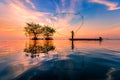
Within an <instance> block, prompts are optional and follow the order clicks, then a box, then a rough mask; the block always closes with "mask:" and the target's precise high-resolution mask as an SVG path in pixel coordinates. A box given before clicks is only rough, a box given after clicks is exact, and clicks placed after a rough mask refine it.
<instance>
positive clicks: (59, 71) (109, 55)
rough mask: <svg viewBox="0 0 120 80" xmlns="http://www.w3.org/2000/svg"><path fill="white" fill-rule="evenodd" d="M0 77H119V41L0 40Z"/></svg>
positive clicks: (70, 79)
mask: <svg viewBox="0 0 120 80" xmlns="http://www.w3.org/2000/svg"><path fill="white" fill-rule="evenodd" d="M0 80H120V41H119V40H103V41H102V42H99V41H75V42H73V43H72V42H71V41H69V40H50V41H45V40H37V41H34V40H11V41H7V40H6V41H3V40H2V41H0Z"/></svg>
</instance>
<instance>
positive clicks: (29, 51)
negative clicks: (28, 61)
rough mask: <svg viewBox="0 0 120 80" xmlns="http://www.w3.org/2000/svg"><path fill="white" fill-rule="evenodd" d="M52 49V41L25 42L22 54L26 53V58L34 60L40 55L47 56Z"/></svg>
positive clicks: (53, 47)
mask: <svg viewBox="0 0 120 80" xmlns="http://www.w3.org/2000/svg"><path fill="white" fill-rule="evenodd" d="M54 49H55V46H54V45H53V40H29V41H28V42H26V46H25V49H24V52H26V56H30V57H31V58H35V57H37V56H39V54H41V53H46V54H48V53H49V51H52V50H54Z"/></svg>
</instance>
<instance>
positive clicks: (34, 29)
mask: <svg viewBox="0 0 120 80" xmlns="http://www.w3.org/2000/svg"><path fill="white" fill-rule="evenodd" d="M41 27H42V26H41V25H39V24H35V23H26V27H24V29H25V35H26V36H27V37H29V38H31V37H32V39H34V40H37V39H38V36H39V35H40V34H41V33H42V31H41Z"/></svg>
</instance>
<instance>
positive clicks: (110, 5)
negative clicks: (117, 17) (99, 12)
mask: <svg viewBox="0 0 120 80" xmlns="http://www.w3.org/2000/svg"><path fill="white" fill-rule="evenodd" d="M90 2H93V3H98V4H102V5H105V6H107V7H108V10H117V9H120V7H118V3H115V2H109V1H107V0H90Z"/></svg>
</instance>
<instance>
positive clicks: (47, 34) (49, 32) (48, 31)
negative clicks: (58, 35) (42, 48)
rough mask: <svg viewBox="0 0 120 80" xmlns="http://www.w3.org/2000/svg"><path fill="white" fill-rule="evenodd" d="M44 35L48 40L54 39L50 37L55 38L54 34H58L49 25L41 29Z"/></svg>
mask: <svg viewBox="0 0 120 80" xmlns="http://www.w3.org/2000/svg"><path fill="white" fill-rule="evenodd" d="M41 31H42V35H43V37H44V38H45V39H46V40H50V39H53V38H51V37H50V36H53V34H54V33H55V32H56V31H55V29H53V28H51V27H50V26H48V25H44V27H42V28H41Z"/></svg>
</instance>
